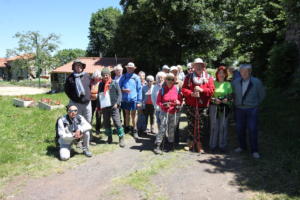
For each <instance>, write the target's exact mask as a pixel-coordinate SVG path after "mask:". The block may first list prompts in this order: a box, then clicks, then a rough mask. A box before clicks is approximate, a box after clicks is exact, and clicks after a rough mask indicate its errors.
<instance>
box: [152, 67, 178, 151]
mask: <svg viewBox="0 0 300 200" xmlns="http://www.w3.org/2000/svg"><path fill="white" fill-rule="evenodd" d="M156 104H157V105H158V106H159V107H160V109H161V112H160V116H159V117H160V121H161V124H160V127H159V132H158V134H157V135H156V140H155V148H154V153H155V154H161V153H162V150H161V148H162V147H161V145H162V144H163V143H164V144H165V143H166V144H167V150H168V151H173V150H174V131H175V127H176V124H177V120H178V119H177V118H176V112H177V110H178V108H179V107H180V106H181V104H182V96H181V94H180V93H179V92H178V89H177V87H176V86H175V76H174V74H172V73H168V74H167V75H166V80H165V84H163V86H162V88H161V89H160V90H159V93H158V96H157V100H156ZM164 137H166V140H167V141H165V142H163V139H164Z"/></svg>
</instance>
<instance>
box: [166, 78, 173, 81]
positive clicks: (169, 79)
mask: <svg viewBox="0 0 300 200" xmlns="http://www.w3.org/2000/svg"><path fill="white" fill-rule="evenodd" d="M166 80H167V81H174V79H173V78H167V79H166Z"/></svg>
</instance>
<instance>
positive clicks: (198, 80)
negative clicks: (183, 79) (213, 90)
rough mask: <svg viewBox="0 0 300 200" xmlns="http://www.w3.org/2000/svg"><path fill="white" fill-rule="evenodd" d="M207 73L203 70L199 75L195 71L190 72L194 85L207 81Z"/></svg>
mask: <svg viewBox="0 0 300 200" xmlns="http://www.w3.org/2000/svg"><path fill="white" fill-rule="evenodd" d="M208 79H209V74H208V73H207V72H206V71H205V70H203V72H202V73H201V75H200V76H197V74H196V72H194V73H193V74H192V80H193V83H194V84H195V85H202V84H205V83H208Z"/></svg>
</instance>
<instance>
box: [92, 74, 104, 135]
mask: <svg viewBox="0 0 300 200" xmlns="http://www.w3.org/2000/svg"><path fill="white" fill-rule="evenodd" d="M101 79H102V77H101V71H100V70H96V71H95V72H94V73H93V75H92V80H91V103H92V119H91V122H93V116H94V113H96V127H95V130H96V133H97V134H99V133H100V128H101V110H100V109H99V108H100V107H99V100H98V91H99V83H100V82H101Z"/></svg>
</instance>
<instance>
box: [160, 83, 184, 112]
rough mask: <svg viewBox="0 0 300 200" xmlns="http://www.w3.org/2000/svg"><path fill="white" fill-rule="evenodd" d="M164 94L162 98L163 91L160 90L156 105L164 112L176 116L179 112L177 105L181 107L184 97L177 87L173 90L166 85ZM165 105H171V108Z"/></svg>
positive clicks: (173, 87)
mask: <svg viewBox="0 0 300 200" xmlns="http://www.w3.org/2000/svg"><path fill="white" fill-rule="evenodd" d="M163 87H164V92H163V93H164V94H163V96H162V94H161V92H162V90H161V89H160V90H159V93H158V96H157V100H156V104H157V105H158V106H159V107H160V108H161V110H162V111H164V112H168V113H171V114H174V113H176V112H177V108H176V106H177V105H181V103H182V96H181V94H180V93H178V89H177V88H176V86H175V85H173V86H172V87H171V88H169V87H168V86H166V85H164V86H163ZM164 103H169V107H167V106H166V105H165V104H164Z"/></svg>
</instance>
